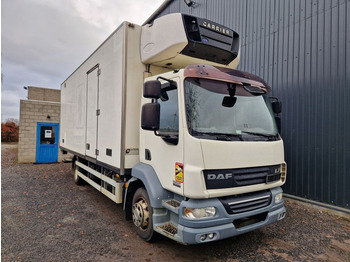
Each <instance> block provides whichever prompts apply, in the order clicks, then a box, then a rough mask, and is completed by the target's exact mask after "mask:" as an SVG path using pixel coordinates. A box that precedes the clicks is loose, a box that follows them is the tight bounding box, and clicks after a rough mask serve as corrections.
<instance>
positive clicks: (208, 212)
mask: <svg viewBox="0 0 350 262" xmlns="http://www.w3.org/2000/svg"><path fill="white" fill-rule="evenodd" d="M215 214H216V208H215V207H204V208H185V211H184V216H185V217H186V218H189V219H199V218H207V217H213V216H215Z"/></svg>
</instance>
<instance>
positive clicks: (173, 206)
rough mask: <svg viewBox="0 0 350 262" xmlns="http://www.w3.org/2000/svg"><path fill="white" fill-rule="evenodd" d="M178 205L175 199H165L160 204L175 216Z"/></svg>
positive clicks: (177, 211)
mask: <svg viewBox="0 0 350 262" xmlns="http://www.w3.org/2000/svg"><path fill="white" fill-rule="evenodd" d="M180 204H181V203H180V202H179V201H177V200H175V199H166V200H163V202H162V205H163V207H165V208H166V209H168V210H170V211H172V212H174V213H175V214H178V213H179V207H180Z"/></svg>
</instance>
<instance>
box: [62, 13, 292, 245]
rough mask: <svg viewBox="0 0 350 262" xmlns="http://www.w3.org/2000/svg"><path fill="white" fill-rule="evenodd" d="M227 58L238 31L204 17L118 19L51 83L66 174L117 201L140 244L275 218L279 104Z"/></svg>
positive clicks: (228, 232)
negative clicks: (67, 157)
mask: <svg viewBox="0 0 350 262" xmlns="http://www.w3.org/2000/svg"><path fill="white" fill-rule="evenodd" d="M238 60H239V35H238V34H237V33H236V32H234V31H233V30H231V29H229V28H226V27H225V26H222V25H219V24H217V23H214V22H211V21H208V20H206V19H201V18H196V17H193V16H189V15H183V14H178V13H177V14H170V15H167V16H164V17H161V18H158V19H156V20H155V21H154V22H153V23H152V24H147V25H144V26H138V25H135V24H132V23H129V22H124V23H123V24H122V25H121V26H120V27H119V28H118V29H116V31H115V32H113V33H112V34H111V36H109V37H108V38H107V40H106V41H105V42H103V43H102V44H101V45H100V46H99V47H98V48H97V50H96V51H95V52H93V53H92V54H91V55H90V56H89V57H88V58H87V59H86V60H85V62H83V63H82V64H81V65H80V66H79V67H78V68H77V69H76V70H75V71H74V72H73V73H72V74H71V75H70V76H69V77H68V78H67V79H66V80H65V81H64V82H63V83H62V86H61V131H60V148H61V149H62V150H63V151H64V152H70V153H72V154H73V155H74V158H73V164H72V169H73V175H74V181H75V183H76V184H82V183H88V184H90V185H91V186H93V187H94V188H96V189H97V190H99V191H101V192H102V193H103V194H105V195H106V196H107V197H109V198H110V199H111V200H112V201H114V202H116V203H123V207H124V210H125V214H126V218H127V219H130V220H131V219H132V220H133V224H134V227H135V230H136V232H137V233H138V234H139V236H140V237H141V238H143V239H144V240H146V241H149V240H151V239H152V238H153V236H154V235H155V233H156V232H157V233H160V234H162V235H165V236H167V237H169V238H172V239H174V240H176V241H178V242H180V243H184V244H197V243H205V242H209V241H216V240H219V239H224V238H228V237H232V236H235V235H238V234H242V233H245V232H248V231H251V230H254V229H257V228H260V227H263V226H265V225H268V224H270V223H273V222H276V221H278V220H281V219H283V218H284V216H285V213H286V210H285V207H284V201H283V199H282V189H281V186H282V185H283V184H284V183H285V180H286V163H285V161H284V152H283V151H284V150H283V142H282V139H281V137H280V135H279V132H278V126H279V123H280V121H279V117H278V113H280V111H281V103H280V102H279V101H278V100H277V99H275V98H273V99H272V98H271V97H269V92H270V91H271V88H270V87H269V86H268V84H267V83H266V82H265V81H264V80H262V79H261V78H259V77H257V76H254V75H252V74H249V73H245V72H242V71H237V70H234V68H236V67H237V64H238ZM276 120H277V121H276Z"/></svg>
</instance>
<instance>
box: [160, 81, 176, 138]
mask: <svg viewBox="0 0 350 262" xmlns="http://www.w3.org/2000/svg"><path fill="white" fill-rule="evenodd" d="M158 102H159V104H160V123H159V134H160V135H162V136H167V135H169V136H178V134H179V108H178V103H177V102H178V101H177V89H176V87H174V86H170V87H165V88H163V89H162V93H161V97H160V99H159V100H158Z"/></svg>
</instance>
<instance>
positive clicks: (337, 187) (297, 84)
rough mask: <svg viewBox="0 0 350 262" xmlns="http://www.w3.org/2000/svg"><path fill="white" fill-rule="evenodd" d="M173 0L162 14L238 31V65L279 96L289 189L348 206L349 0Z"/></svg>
mask: <svg viewBox="0 0 350 262" xmlns="http://www.w3.org/2000/svg"><path fill="white" fill-rule="evenodd" d="M194 2H195V3H197V5H196V6H195V7H194V8H189V7H187V5H186V4H185V3H184V1H182V0H174V1H172V2H171V3H170V4H169V6H168V7H167V8H166V9H165V10H164V11H163V12H162V13H161V14H160V16H162V15H164V14H168V13H174V12H181V13H187V14H193V15H195V16H199V17H203V18H207V19H210V20H212V21H215V22H218V23H221V24H224V25H226V26H228V27H230V28H233V29H234V30H236V31H237V32H238V33H239V34H240V36H241V62H240V65H239V69H240V70H244V71H247V72H251V73H254V74H257V75H259V76H261V77H262V78H264V79H265V80H266V81H267V82H268V83H270V84H271V85H272V87H273V90H274V91H273V95H274V96H277V97H279V98H280V99H281V100H282V101H283V113H282V136H283V139H284V142H285V153H286V162H287V164H288V177H287V183H286V185H285V188H284V190H285V191H286V192H288V193H290V194H293V195H296V196H300V197H304V198H308V199H312V200H317V201H321V202H324V203H328V204H333V205H337V206H340V207H345V208H348V209H349V208H350V0H339V1H335V0H249V1H248V0H194Z"/></svg>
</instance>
